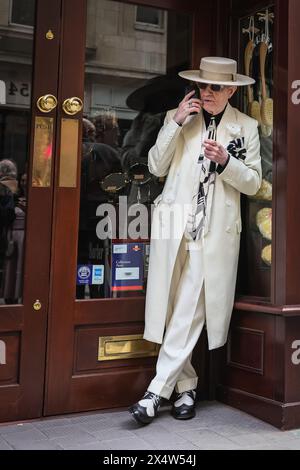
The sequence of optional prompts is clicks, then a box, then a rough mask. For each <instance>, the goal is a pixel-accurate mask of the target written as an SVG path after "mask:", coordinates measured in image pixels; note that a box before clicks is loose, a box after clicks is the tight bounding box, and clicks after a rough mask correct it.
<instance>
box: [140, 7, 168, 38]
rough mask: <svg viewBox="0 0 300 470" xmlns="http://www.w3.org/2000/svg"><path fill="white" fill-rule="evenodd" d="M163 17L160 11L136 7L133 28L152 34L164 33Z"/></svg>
mask: <svg viewBox="0 0 300 470" xmlns="http://www.w3.org/2000/svg"><path fill="white" fill-rule="evenodd" d="M164 21H165V15H164V12H163V11H162V10H158V9H157V8H151V7H142V6H137V7H136V13H135V28H136V29H143V30H147V31H153V32H164V29H165V28H164Z"/></svg>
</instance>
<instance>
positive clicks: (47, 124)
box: [32, 116, 53, 188]
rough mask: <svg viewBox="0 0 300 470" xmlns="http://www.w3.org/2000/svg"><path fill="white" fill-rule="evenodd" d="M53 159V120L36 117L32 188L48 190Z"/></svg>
mask: <svg viewBox="0 0 300 470" xmlns="http://www.w3.org/2000/svg"><path fill="white" fill-rule="evenodd" d="M52 157H53V118H48V117H41V116H37V117H36V118H35V122H34V146H33V168H32V186H33V187H36V188H49V187H50V184H51V166H52Z"/></svg>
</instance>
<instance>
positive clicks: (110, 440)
mask: <svg viewBox="0 0 300 470" xmlns="http://www.w3.org/2000/svg"><path fill="white" fill-rule="evenodd" d="M6 449H7V450H11V449H22V450H24V449H28V450H29V449H30V450H32V449H33V450H39V449H43V450H46V449H59V450H63V449H72V450H73V449H74V450H76V449H78V450H88V449H90V450H125V449H126V450H136V449H146V450H156V449H159V450H197V449H220V450H221V449H233V450H235V449H239V450H241V449H263V450H273V449H274V450H277V449H278V450H279V449H282V450H283V449H300V429H299V430H294V431H285V432H282V431H279V430H278V429H276V428H274V427H273V426H270V425H269V424H266V423H264V422H263V421H260V420H258V419H256V418H253V417H251V416H249V415H247V414H245V413H243V412H241V411H239V410H235V409H233V408H230V407H228V406H225V405H223V404H221V403H218V402H201V403H199V404H198V408H197V416H196V418H194V419H191V420H188V421H178V420H175V419H174V418H173V417H172V416H171V415H170V406H164V407H162V408H161V410H160V414H159V417H157V418H156V419H155V421H153V422H152V423H151V424H150V425H147V426H144V427H140V426H139V425H138V424H137V423H136V422H135V421H134V419H133V418H132V417H131V416H130V414H129V413H128V411H127V410H116V411H109V412H106V411H101V412H93V413H86V414H80V415H78V414H77V415H71V416H70V415H68V416H65V417H58V418H50V419H43V420H38V421H32V422H29V423H20V424H11V425H3V426H0V450H6Z"/></svg>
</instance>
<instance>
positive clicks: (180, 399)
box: [171, 390, 196, 419]
mask: <svg viewBox="0 0 300 470" xmlns="http://www.w3.org/2000/svg"><path fill="white" fill-rule="evenodd" d="M195 400H196V390H188V391H186V392H183V393H178V394H177V396H176V399H175V401H174V403H173V406H172V411H171V413H172V416H174V418H176V419H191V418H194V417H195V415H196V409H195V408H196V406H195Z"/></svg>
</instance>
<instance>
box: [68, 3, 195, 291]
mask: <svg viewBox="0 0 300 470" xmlns="http://www.w3.org/2000/svg"><path fill="white" fill-rule="evenodd" d="M87 8H88V15H87V38H86V59H87V60H86V74H85V109H84V119H83V142H82V163H81V204H80V226H79V242H78V267H77V298H79V299H89V298H112V297H119V296H137V295H144V294H145V288H146V280H147V271H148V258H149V237H150V227H147V226H148V225H149V222H150V220H151V204H152V203H153V201H154V199H156V198H157V196H158V195H159V194H160V193H161V192H162V190H163V186H164V178H157V177H154V176H153V175H151V174H150V173H149V169H148V152H149V150H150V148H151V147H152V146H153V145H154V143H155V141H156V138H157V135H158V132H159V130H160V128H161V127H162V125H163V122H164V118H165V115H166V112H167V111H168V110H170V109H173V108H176V107H177V106H178V103H179V101H180V100H181V99H182V98H183V96H184V91H185V87H186V83H185V80H183V79H180V78H179V77H178V71H180V70H183V69H185V68H188V67H190V54H191V50H192V47H191V24H192V22H191V17H190V16H188V15H184V14H182V13H181V14H180V15H179V14H177V13H175V12H166V11H163V10H157V9H147V8H146V7H141V8H138V9H137V7H136V6H135V5H128V4H125V3H119V2H115V1H107V0H97V1H95V0H88V2H87ZM155 26H156V28H155ZM157 26H159V28H157ZM169 44H170V47H169V46H168V45H169ZM108 203H109V204H110V205H111V206H112V207H113V208H114V210H115V213H114V214H112V215H110V214H109V213H108V212H106V213H103V211H102V209H101V207H102V208H103V207H104V206H103V204H108ZM126 203H127V206H126ZM109 207H110V206H108V210H109ZM145 207H146V209H147V211H146V215H145V213H144V209H145ZM124 208H125V209H124ZM145 221H146V222H145ZM112 222H115V225H116V231H115V232H113V226H112V225H113V224H112ZM130 224H131V225H130ZM129 227H134V229H136V230H135V231H137V232H138V233H140V236H139V237H137V238H134V237H133V236H132V233H133V230H132V231H130V228H129ZM100 228H101V229H102V228H104V229H105V230H107V232H108V233H111V239H106V240H103V239H101V236H100V232H101V230H100ZM127 228H129V231H128V230H126V229H127Z"/></svg>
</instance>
